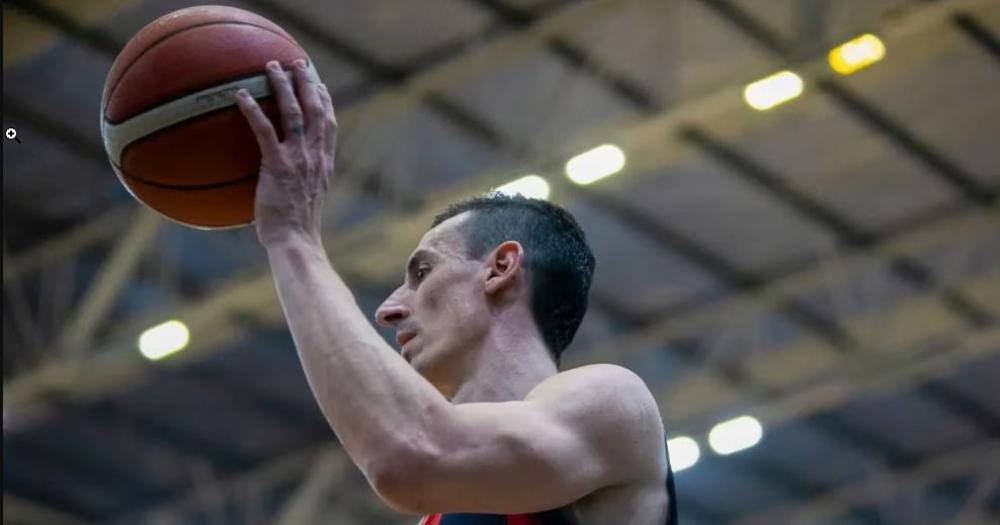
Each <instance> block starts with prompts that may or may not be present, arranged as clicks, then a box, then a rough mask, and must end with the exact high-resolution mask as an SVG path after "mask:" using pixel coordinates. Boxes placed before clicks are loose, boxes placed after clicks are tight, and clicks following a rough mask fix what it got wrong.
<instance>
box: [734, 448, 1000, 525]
mask: <svg viewBox="0 0 1000 525" xmlns="http://www.w3.org/2000/svg"><path fill="white" fill-rule="evenodd" d="M998 472H1000V443H997V442H996V441H995V440H991V441H986V442H982V443H978V444H976V445H973V446H970V447H967V448H962V449H958V450H952V451H948V452H945V453H942V454H940V455H938V456H936V457H932V458H930V459H924V460H921V461H919V462H918V463H916V464H914V465H911V466H908V467H906V468H901V469H896V468H881V467H878V468H876V469H875V470H874V472H873V473H872V475H870V476H869V477H867V478H866V479H864V480H861V481H860V482H856V483H850V484H848V485H845V486H841V487H837V488H835V489H833V490H830V491H827V492H825V493H824V494H821V495H819V496H818V497H816V498H814V499H812V500H810V501H806V502H799V503H793V504H789V505H785V506H782V507H779V508H776V509H771V510H768V511H765V512H762V513H760V514H757V515H754V516H750V517H747V518H743V519H740V520H738V521H734V522H732V523H733V525H764V524H772V523H796V524H801V525H821V524H824V523H830V522H831V520H833V519H835V518H837V517H841V516H844V515H845V514H847V513H849V512H851V511H852V510H853V509H857V508H859V507H870V506H874V507H876V508H879V507H880V506H888V505H889V504H890V503H891V502H892V501H893V500H896V499H898V498H900V497H909V498H911V499H910V501H915V502H919V503H925V502H930V501H933V498H932V497H931V496H930V492H931V491H933V490H934V488H935V486H936V485H937V484H939V483H941V482H945V481H949V480H953V479H962V478H972V479H973V480H975V486H974V488H973V490H971V491H970V492H969V493H968V494H967V495H964V502H965V504H964V505H963V507H961V508H960V509H958V511H957V512H955V513H954V514H953V515H952V516H949V517H947V518H944V519H946V520H947V521H934V523H947V524H955V525H959V524H962V525H979V524H982V525H985V524H987V523H995V520H996V518H997V517H998V516H997V513H996V511H995V510H991V509H989V508H988V507H987V505H986V499H987V497H988V496H989V495H990V494H991V493H995V492H996V490H997V487H998V484H997V482H998V474H997V473H998ZM918 510H923V511H924V512H929V509H927V508H924V509H918ZM910 518H912V519H915V520H918V521H916V522H921V523H922V522H924V521H923V520H924V519H926V518H925V517H921V518H917V517H916V516H913V515H911V516H910Z"/></svg>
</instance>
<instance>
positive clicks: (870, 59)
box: [828, 33, 885, 75]
mask: <svg viewBox="0 0 1000 525" xmlns="http://www.w3.org/2000/svg"><path fill="white" fill-rule="evenodd" d="M884 56H885V44H883V43H882V41H881V40H879V39H878V37H877V36H875V35H873V34H871V33H868V34H865V35H861V36H859V37H857V38H855V39H853V40H850V41H849V42H845V43H843V44H841V45H839V46H837V47H835V48H833V49H831V50H830V54H829V55H828V58H829V61H830V67H831V68H833V70H834V71H836V72H837V73H840V74H841V75H850V74H851V73H854V72H855V71H858V70H859V69H864V68H866V67H868V66H870V65H872V64H874V63H875V62H878V61H879V60H882V57H884Z"/></svg>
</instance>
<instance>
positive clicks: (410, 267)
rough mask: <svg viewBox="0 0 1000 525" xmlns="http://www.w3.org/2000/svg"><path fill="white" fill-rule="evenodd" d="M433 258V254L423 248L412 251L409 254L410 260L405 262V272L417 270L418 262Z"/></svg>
mask: <svg viewBox="0 0 1000 525" xmlns="http://www.w3.org/2000/svg"><path fill="white" fill-rule="evenodd" d="M433 258H434V255H433V254H432V253H431V252H429V251H427V250H425V249H423V248H421V249H419V250H417V251H415V252H413V255H411V256H410V260H409V261H408V262H407V263H406V271H407V273H411V274H412V273H413V272H415V271H416V270H417V267H418V266H419V265H420V263H422V262H424V261H427V260H430V259H433Z"/></svg>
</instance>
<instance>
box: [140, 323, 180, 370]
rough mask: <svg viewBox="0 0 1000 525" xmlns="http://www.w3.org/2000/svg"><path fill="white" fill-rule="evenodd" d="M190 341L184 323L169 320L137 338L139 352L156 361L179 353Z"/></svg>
mask: <svg viewBox="0 0 1000 525" xmlns="http://www.w3.org/2000/svg"><path fill="white" fill-rule="evenodd" d="M190 340H191V333H190V332H189V331H188V328H187V326H185V325H184V323H182V322H180V321H176V320H170V321H167V322H165V323H162V324H158V325H156V326H154V327H152V328H150V329H148V330H146V331H145V332H143V333H142V335H140V336H139V352H140V353H142V355H144V356H146V358H147V359H149V360H152V361H156V360H158V359H163V358H164V357H167V356H168V355H170V354H173V353H175V352H179V351H180V350H182V349H183V348H184V347H185V346H187V344H188V342H189V341H190Z"/></svg>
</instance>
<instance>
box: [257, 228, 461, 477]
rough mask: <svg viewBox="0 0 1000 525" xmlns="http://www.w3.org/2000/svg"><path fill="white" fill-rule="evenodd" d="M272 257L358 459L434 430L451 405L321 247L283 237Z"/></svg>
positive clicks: (284, 296) (295, 322)
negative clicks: (389, 340)
mask: <svg viewBox="0 0 1000 525" xmlns="http://www.w3.org/2000/svg"><path fill="white" fill-rule="evenodd" d="M268 259H269V261H270V264H271V271H272V273H273V276H274V281H275V284H276V287H277V290H278V296H279V298H280V300H281V305H282V308H283V310H284V312H285V317H286V319H287V320H288V326H289V328H290V329H291V332H292V337H293V339H294V340H295V345H296V348H297V349H298V353H299V358H300V359H301V361H302V365H303V368H304V369H305V373H306V377H307V379H308V381H309V385H310V387H311V388H312V391H313V395H314V396H315V397H316V400H317V402H318V403H319V405H320V408H321V410H322V411H323V414H324V415H325V416H326V419H327V421H328V422H329V423H330V426H331V427H332V428H333V430H334V432H336V434H337V436H338V437H339V438H340V440H341V442H342V443H343V445H344V447H345V449H346V450H347V452H348V454H349V455H350V456H351V457H352V459H354V461H355V463H357V464H358V465H359V466H361V467H362V468H363V469H364V468H365V467H366V465H369V464H371V463H372V462H379V461H380V460H382V459H384V458H383V457H382V455H383V454H386V453H394V452H393V451H394V449H395V447H397V446H398V445H400V443H399V440H401V439H406V440H412V439H413V438H415V437H416V436H419V435H421V432H422V431H424V430H426V429H428V428H433V425H434V423H433V421H431V419H433V418H434V417H435V415H436V414H439V413H441V411H442V410H446V407H448V406H450V405H448V403H447V401H446V400H445V399H444V398H443V397H442V396H441V395H440V394H439V393H438V392H437V391H436V390H434V388H433V387H432V386H431V385H430V384H429V383H427V381H426V380H424V379H423V378H422V377H420V376H419V375H418V374H416V373H415V372H413V370H412V369H410V368H409V366H408V365H407V364H406V362H405V361H404V360H403V359H402V358H401V357H400V356H399V355H397V354H396V352H394V351H393V350H392V349H391V348H390V347H389V346H388V345H387V344H386V343H385V341H384V340H383V339H382V338H381V336H379V334H378V333H377V332H376V331H375V329H374V328H373V327H372V325H371V324H370V323H369V321H368V319H367V318H366V317H365V316H364V314H363V313H362V312H361V310H360V309H359V308H358V306H357V303H356V302H355V300H354V297H353V295H352V294H351V292H350V290H349V289H348V288H347V286H346V285H345V284H344V282H343V281H342V280H341V278H340V277H339V276H338V275H337V273H336V272H335V271H334V270H333V268H332V267H331V265H330V263H329V260H328V259H327V257H326V254H325V252H324V250H323V248H322V247H321V246H316V245H315V244H312V243H308V242H297V243H285V244H283V245H282V246H280V247H272V248H269V249H268Z"/></svg>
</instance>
